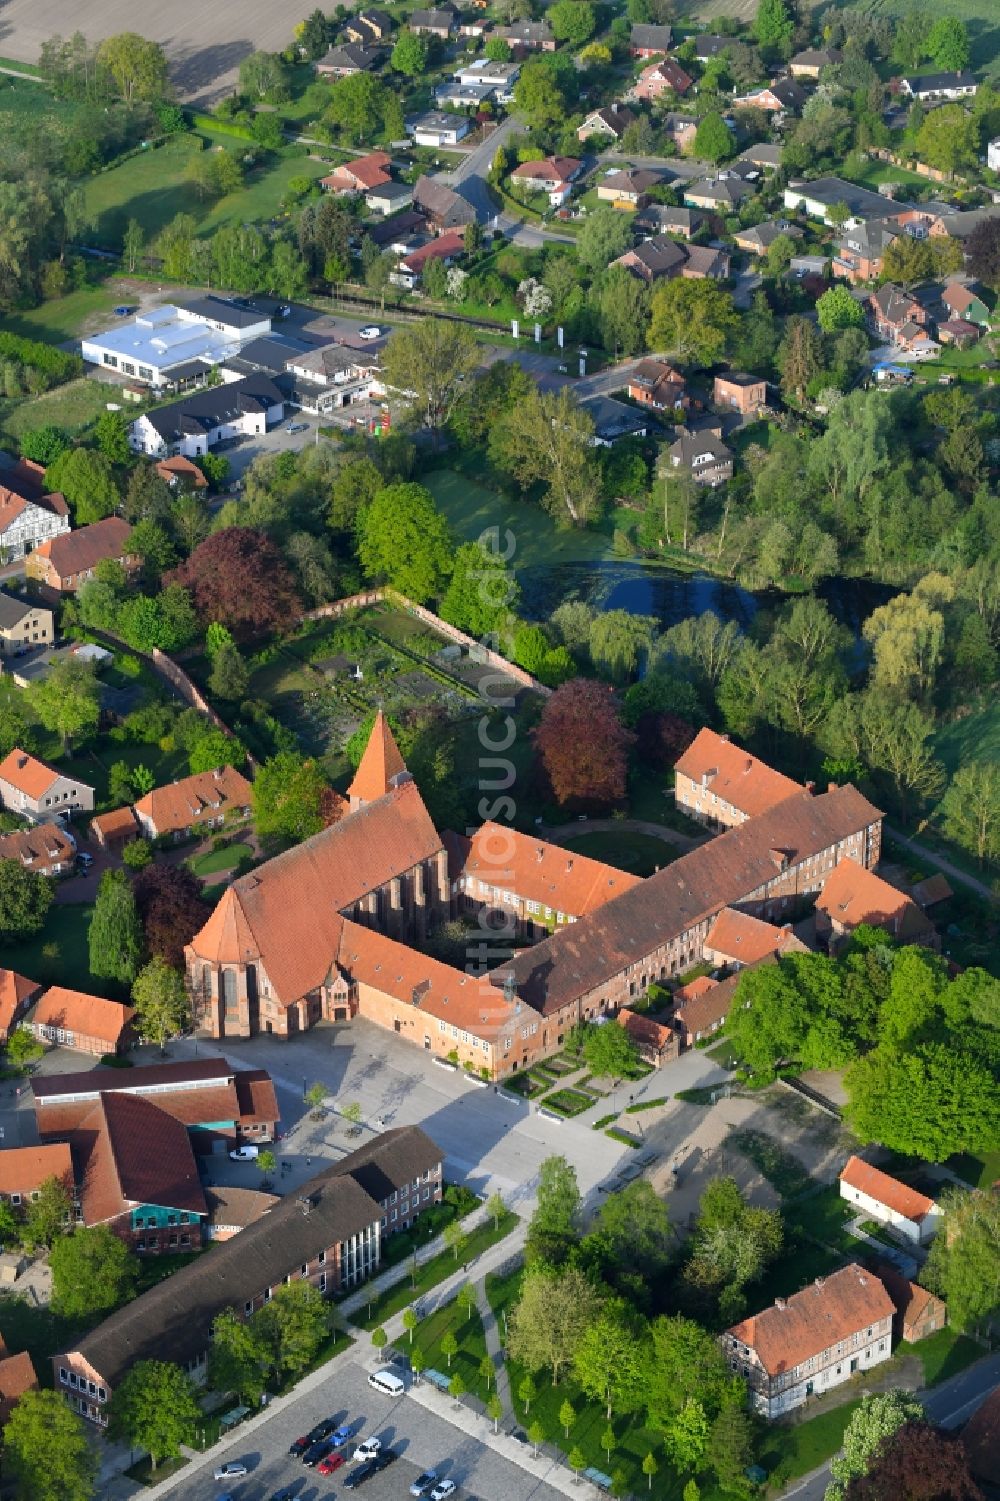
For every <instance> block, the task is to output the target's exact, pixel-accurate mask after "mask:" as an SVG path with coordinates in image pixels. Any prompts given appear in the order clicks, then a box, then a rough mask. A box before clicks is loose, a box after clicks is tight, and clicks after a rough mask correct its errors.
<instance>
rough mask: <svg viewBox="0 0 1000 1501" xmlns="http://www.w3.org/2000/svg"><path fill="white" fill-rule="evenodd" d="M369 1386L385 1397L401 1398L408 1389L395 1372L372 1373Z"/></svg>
mask: <svg viewBox="0 0 1000 1501" xmlns="http://www.w3.org/2000/svg"><path fill="white" fill-rule="evenodd" d="M368 1385H369V1386H370V1387H372V1388H373V1389H374V1390H375V1391H377V1392H381V1393H382V1395H383V1397H401V1396H402V1395H403V1393H404V1392H405V1391H406V1387H405V1385H404V1384H403V1382H402V1381H400V1379H399V1377H398V1376H397V1375H396V1374H395V1372H394V1371H389V1370H382V1371H372V1373H371V1375H370V1376H369V1377H368Z"/></svg>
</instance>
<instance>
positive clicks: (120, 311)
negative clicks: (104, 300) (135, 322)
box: [115, 302, 138, 318]
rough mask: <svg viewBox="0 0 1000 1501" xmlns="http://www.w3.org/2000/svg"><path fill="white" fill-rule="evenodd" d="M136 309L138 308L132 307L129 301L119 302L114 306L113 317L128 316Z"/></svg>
mask: <svg viewBox="0 0 1000 1501" xmlns="http://www.w3.org/2000/svg"><path fill="white" fill-rule="evenodd" d="M137 311H138V309H137V308H135V307H132V306H131V305H130V304H129V303H127V302H120V303H119V304H118V306H117V307H116V308H115V317H116V318H128V317H129V316H130V314H132V313H135V312H137Z"/></svg>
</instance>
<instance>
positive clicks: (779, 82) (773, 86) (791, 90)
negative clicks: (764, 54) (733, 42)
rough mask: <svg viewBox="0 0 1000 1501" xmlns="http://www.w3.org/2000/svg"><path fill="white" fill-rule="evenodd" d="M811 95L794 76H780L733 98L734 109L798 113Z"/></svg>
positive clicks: (769, 112)
mask: <svg viewBox="0 0 1000 1501" xmlns="http://www.w3.org/2000/svg"><path fill="white" fill-rule="evenodd" d="M808 98H809V95H808V94H807V93H806V91H805V89H804V88H803V87H802V85H801V84H800V83H796V82H795V79H794V78H779V79H776V80H772V82H770V83H765V84H761V86H760V88H756V89H751V90H750V92H749V94H739V95H737V97H736V98H734V100H733V108H734V109H762V110H764V112H765V113H766V114H777V115H797V114H799V113H800V112H801V109H802V106H803V105H804V104H805V102H806V100H807V99H808Z"/></svg>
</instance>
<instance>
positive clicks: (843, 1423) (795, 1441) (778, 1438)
mask: <svg viewBox="0 0 1000 1501" xmlns="http://www.w3.org/2000/svg"><path fill="white" fill-rule="evenodd" d="M860 1405H861V1399H860V1398H858V1399H857V1400H856V1401H854V1402H845V1403H844V1404H843V1405H842V1406H841V1407H833V1408H831V1409H830V1411H829V1412H821V1413H819V1414H818V1415H817V1416H816V1417H814V1418H808V1419H807V1420H806V1422H804V1423H795V1424H790V1425H786V1424H784V1423H771V1424H769V1425H768V1427H767V1429H766V1431H765V1438H764V1444H763V1448H762V1452H761V1453H760V1454H759V1455H758V1459H757V1462H758V1464H760V1465H762V1466H763V1468H764V1469H765V1470H766V1471H767V1473H768V1480H769V1481H770V1483H771V1484H772V1485H787V1484H788V1483H789V1481H792V1480H798V1479H799V1478H800V1476H802V1475H808V1474H809V1471H810V1470H815V1469H817V1468H818V1467H819V1466H820V1465H821V1464H824V1463H825V1462H826V1460H828V1459H830V1458H831V1457H832V1456H833V1455H834V1454H836V1452H837V1450H838V1449H839V1448H840V1446H841V1444H842V1443H843V1441H844V1429H845V1428H846V1427H847V1425H848V1423H849V1422H850V1420H851V1418H852V1417H853V1416H854V1413H855V1412H856V1411H857V1409H858V1408H859V1407H860Z"/></svg>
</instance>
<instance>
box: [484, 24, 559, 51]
mask: <svg viewBox="0 0 1000 1501" xmlns="http://www.w3.org/2000/svg"><path fill="white" fill-rule="evenodd" d="M497 36H502V37H503V39H504V41H505V42H508V43H509V44H510V46H511V47H523V48H525V50H526V51H528V52H554V51H555V50H556V39H555V37H554V36H553V35H552V28H551V27H550V26H549V23H548V21H515V22H514V24H513V25H512V26H500V27H498V28H497Z"/></svg>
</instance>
